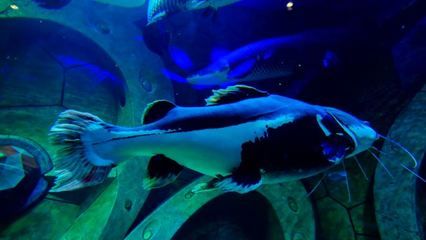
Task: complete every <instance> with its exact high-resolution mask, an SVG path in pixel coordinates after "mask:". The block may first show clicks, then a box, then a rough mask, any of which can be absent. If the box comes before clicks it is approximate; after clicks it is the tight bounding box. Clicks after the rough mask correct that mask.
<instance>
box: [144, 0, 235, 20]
mask: <svg viewBox="0 0 426 240" xmlns="http://www.w3.org/2000/svg"><path fill="white" fill-rule="evenodd" d="M238 1H240V0H149V2H148V14H147V16H148V25H149V24H152V23H154V22H157V21H159V20H161V19H163V18H165V17H167V16H169V15H171V14H175V13H178V12H185V11H192V10H199V9H208V8H211V9H218V8H220V7H224V6H226V5H230V4H233V3H236V2H238Z"/></svg>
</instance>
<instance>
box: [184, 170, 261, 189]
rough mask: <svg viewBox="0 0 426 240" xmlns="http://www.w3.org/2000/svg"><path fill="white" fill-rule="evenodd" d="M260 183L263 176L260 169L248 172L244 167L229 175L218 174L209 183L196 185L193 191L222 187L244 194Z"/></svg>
mask: <svg viewBox="0 0 426 240" xmlns="http://www.w3.org/2000/svg"><path fill="white" fill-rule="evenodd" d="M260 185H262V176H261V174H260V171H259V170H257V171H249V172H247V171H244V170H243V169H237V170H236V171H235V172H234V173H232V174H231V175H229V176H226V177H222V176H218V177H216V178H213V179H212V180H210V181H209V182H207V183H201V184H198V185H196V186H195V187H194V188H193V189H192V192H194V193H200V192H206V191H211V190H215V189H220V190H222V191H224V192H237V193H241V194H243V193H248V192H251V191H253V190H256V189H257V188H258V187H259V186H260Z"/></svg>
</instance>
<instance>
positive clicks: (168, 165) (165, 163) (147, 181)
mask: <svg viewBox="0 0 426 240" xmlns="http://www.w3.org/2000/svg"><path fill="white" fill-rule="evenodd" d="M182 169H183V167H182V166H181V165H180V164H178V163H177V162H175V161H173V160H172V159H170V158H168V157H166V156H164V155H162V154H158V155H155V156H153V157H152V158H151V159H150V160H149V163H148V171H147V175H146V177H145V178H144V180H143V186H144V188H145V189H148V190H149V189H153V188H159V187H163V186H165V185H168V184H170V183H172V182H173V181H175V180H176V178H177V177H178V175H179V174H180V172H181V171H182Z"/></svg>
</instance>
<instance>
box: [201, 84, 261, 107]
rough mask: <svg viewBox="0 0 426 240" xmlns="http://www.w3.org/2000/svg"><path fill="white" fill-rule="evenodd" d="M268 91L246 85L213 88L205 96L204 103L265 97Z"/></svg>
mask: <svg viewBox="0 0 426 240" xmlns="http://www.w3.org/2000/svg"><path fill="white" fill-rule="evenodd" d="M268 95H269V93H268V92H265V91H261V90H258V89H256V88H254V87H250V86H246V85H235V86H230V87H227V88H225V89H218V90H213V95H211V96H210V97H208V98H206V99H205V101H206V105H207V106H211V105H221V104H226V103H232V102H238V101H241V100H244V99H249V98H256V97H266V96H268Z"/></svg>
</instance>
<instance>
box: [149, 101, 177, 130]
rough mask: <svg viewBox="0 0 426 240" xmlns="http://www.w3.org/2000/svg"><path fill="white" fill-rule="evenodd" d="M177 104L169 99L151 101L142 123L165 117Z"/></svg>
mask: <svg viewBox="0 0 426 240" xmlns="http://www.w3.org/2000/svg"><path fill="white" fill-rule="evenodd" d="M175 107H176V105H175V104H174V103H172V102H170V101H167V100H157V101H154V102H152V103H149V104H148V105H147V106H146V108H145V111H144V113H143V114H142V124H148V123H152V122H155V121H157V120H159V119H161V118H162V117H164V116H165V115H166V114H167V113H168V112H169V111H170V110H172V109H173V108H175Z"/></svg>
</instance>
